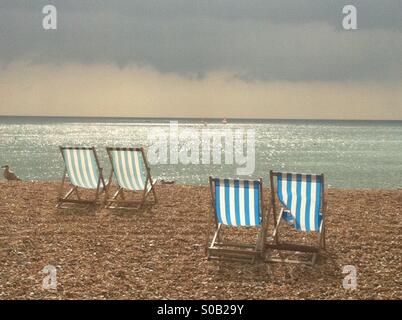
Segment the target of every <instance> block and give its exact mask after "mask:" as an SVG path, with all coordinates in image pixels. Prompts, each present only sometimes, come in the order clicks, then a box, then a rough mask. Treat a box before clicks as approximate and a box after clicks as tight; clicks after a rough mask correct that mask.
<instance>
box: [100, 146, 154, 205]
mask: <svg viewBox="0 0 402 320" xmlns="http://www.w3.org/2000/svg"><path fill="white" fill-rule="evenodd" d="M106 150H107V153H108V155H109V159H110V163H111V166H112V170H111V173H110V179H109V181H111V180H112V177H113V176H115V177H116V181H117V184H118V190H117V191H116V193H115V194H114V195H113V196H112V197H111V198H110V199H108V194H109V192H108V191H107V192H106V198H107V199H106V207H107V208H132V207H133V205H134V204H139V207H140V206H142V205H143V204H144V203H145V201H146V198H147V196H148V195H149V194H150V193H151V192H152V194H153V197H154V202H155V203H156V202H157V201H158V200H157V196H156V191H155V184H156V182H157V180H152V177H151V169H150V167H149V164H148V161H147V158H146V156H145V151H144V149H143V148H117V147H107V148H106ZM109 186H110V184H109ZM125 190H128V191H134V192H135V191H139V192H141V193H142V199H141V201H140V202H138V200H128V199H126V198H125V195H124V191H125ZM118 197H120V199H119V198H118Z"/></svg>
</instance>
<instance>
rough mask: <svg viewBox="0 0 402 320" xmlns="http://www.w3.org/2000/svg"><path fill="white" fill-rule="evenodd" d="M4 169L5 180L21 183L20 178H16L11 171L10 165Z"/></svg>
mask: <svg viewBox="0 0 402 320" xmlns="http://www.w3.org/2000/svg"><path fill="white" fill-rule="evenodd" d="M2 168H3V169H4V178H6V180H8V181H11V180H16V181H21V179H20V178H18V177H17V176H16V174H15V173H14V172H12V171H11V170H10V166H9V165H8V164H6V165H5V166H2Z"/></svg>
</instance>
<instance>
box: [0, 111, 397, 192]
mask: <svg viewBox="0 0 402 320" xmlns="http://www.w3.org/2000/svg"><path fill="white" fill-rule="evenodd" d="M226 119H227V123H226V124H224V123H222V119H217V118H214V119H204V118H191V119H188V118H179V119H177V118H124V117H119V118H115V117H113V118H110V117H90V118H89V117H31V116H23V117H21V116H0V164H2V165H4V164H9V165H10V166H11V168H12V169H13V170H14V171H15V172H16V173H17V174H18V175H19V176H20V177H21V178H22V179H23V180H38V181H55V180H59V179H60V176H61V173H62V170H63V162H62V158H61V155H60V151H59V148H58V147H59V146H60V145H86V146H95V147H96V148H97V150H98V154H99V158H100V159H101V162H102V166H103V167H104V168H105V172H107V173H108V172H109V169H110V164H109V160H108V158H107V156H106V152H105V147H106V146H143V147H145V148H146V149H149V147H150V144H151V141H150V137H151V136H152V135H153V134H154V132H156V131H155V130H159V131H160V130H165V132H166V134H169V126H170V125H171V123H173V124H175V123H177V124H178V128H179V130H182V129H183V130H184V129H190V130H193V133H194V134H195V135H197V134H198V133H201V132H202V131H203V130H223V131H224V130H229V131H231V132H234V131H235V130H236V129H238V130H243V131H244V132H246V131H247V130H253V132H254V133H255V162H254V170H253V171H252V172H251V174H247V175H245V176H242V177H244V178H259V177H262V178H263V179H264V180H265V181H266V183H268V181H269V170H271V169H272V170H276V171H286V172H305V173H324V174H325V175H326V181H327V183H328V187H330V188H343V189H395V188H400V187H401V181H400V177H398V176H396V175H395V172H400V171H401V169H402V126H401V123H402V121H387V120H375V121H371V120H360V121H356V120H316V119H309V120H302V119H269V120H268V119H255V120H253V119H230V118H226ZM223 131H222V132H223ZM169 148H170V147H169ZM223 148H224V146H223V145H222V151H223ZM244 150H246V149H244ZM221 159H222V164H215V163H211V164H203V163H199V164H187V165H185V164H182V163H173V164H170V162H168V163H156V164H153V165H152V173H153V175H155V176H156V177H157V178H160V179H165V180H174V181H176V182H177V183H182V184H192V185H205V184H207V183H208V176H210V175H213V176H223V177H237V176H240V175H239V174H238V173H237V169H238V168H239V167H240V166H239V165H237V164H236V163H232V164H225V161H226V160H225V156H224V155H223V152H222V157H221ZM168 160H169V159H168Z"/></svg>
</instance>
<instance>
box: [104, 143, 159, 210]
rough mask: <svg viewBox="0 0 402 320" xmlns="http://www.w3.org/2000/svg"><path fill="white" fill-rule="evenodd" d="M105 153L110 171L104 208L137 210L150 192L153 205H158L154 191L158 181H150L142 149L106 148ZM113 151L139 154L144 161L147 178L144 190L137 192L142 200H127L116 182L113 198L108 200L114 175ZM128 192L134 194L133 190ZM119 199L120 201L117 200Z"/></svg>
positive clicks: (122, 189) (150, 177) (149, 171)
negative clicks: (140, 193) (116, 187)
mask: <svg viewBox="0 0 402 320" xmlns="http://www.w3.org/2000/svg"><path fill="white" fill-rule="evenodd" d="M106 151H107V154H108V156H109V160H110V164H111V168H112V169H111V171H110V176H109V184H108V187H107V189H106V193H105V207H106V208H110V209H139V208H141V207H142V206H143V205H144V204H145V202H146V200H147V197H148V195H149V194H150V193H151V192H152V195H153V197H154V203H155V204H156V203H158V197H157V195H156V191H155V185H156V183H157V182H158V179H156V180H153V179H152V176H151V168H150V166H149V163H148V159H147V157H146V155H145V150H144V148H143V147H140V148H134V147H133V148H130V147H128V148H120V147H107V148H106ZM113 151H137V152H140V153H141V155H142V159H143V161H144V167H145V170H146V175H147V176H146V180H145V185H144V190H139V191H140V192H142V198H141V201H140V202H138V201H137V200H127V199H126V198H125V195H124V188H123V187H122V186H120V185H119V184H118V181H117V184H118V189H117V191H116V192H115V193H114V194H113V196H112V197H111V198H109V191H110V186H111V182H112V179H113V176H114V175H115V167H114V164H113V156H112V152H113ZM116 180H117V179H116ZM148 185H150V188H149V189H148ZM128 191H131V192H136V191H134V190H128ZM119 197H120V198H121V199H118V198H119ZM135 205H137V206H135Z"/></svg>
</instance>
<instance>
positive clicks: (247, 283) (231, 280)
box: [0, 181, 402, 299]
mask: <svg viewBox="0 0 402 320" xmlns="http://www.w3.org/2000/svg"><path fill="white" fill-rule="evenodd" d="M57 187H58V183H55V182H18V183H17V182H14V183H7V182H5V181H1V182H0V200H1V201H0V299H387V298H388V299H402V277H401V271H402V258H401V252H402V250H401V249H402V241H401V240H402V239H401V237H402V232H401V231H402V224H401V215H402V191H400V190H399V191H397V190H338V189H330V190H328V192H327V200H328V213H327V220H326V221H327V238H326V239H327V250H326V251H324V252H323V254H322V256H321V257H320V258H319V259H318V261H317V264H316V266H314V267H310V266H303V265H288V264H267V263H263V262H260V263H256V264H255V265H250V264H247V263H237V262H216V261H214V262H213V261H208V260H207V259H206V255H205V251H204V247H205V236H206V232H207V214H208V210H209V190H208V188H206V187H195V186H184V185H158V186H157V192H158V194H159V197H160V199H159V203H158V204H157V205H154V206H147V207H145V208H144V209H141V210H133V211H115V210H106V209H102V208H98V209H97V210H77V209H68V210H57V209H56V208H55V204H56V201H55V199H56V197H57ZM265 195H266V197H267V199H266V200H267V201H268V193H267V192H266V193H265ZM272 224H273V223H272V219H271V221H270V225H271V227H270V232H272ZM286 230H287V229H286V228H285V229H284V232H286ZM251 233H252V230H247V231H245V232H244V233H241V234H239V237H243V238H244V239H246V238H250V237H251ZM47 265H53V266H55V267H56V269H57V289H56V290H44V289H43V288H42V281H43V277H44V275H43V274H42V269H43V268H44V267H45V266H47ZM345 265H353V266H355V267H356V269H357V288H356V289H354V290H350V289H349V290H347V289H344V288H343V286H342V281H343V278H344V276H345V274H342V270H343V267H344V266H345Z"/></svg>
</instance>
